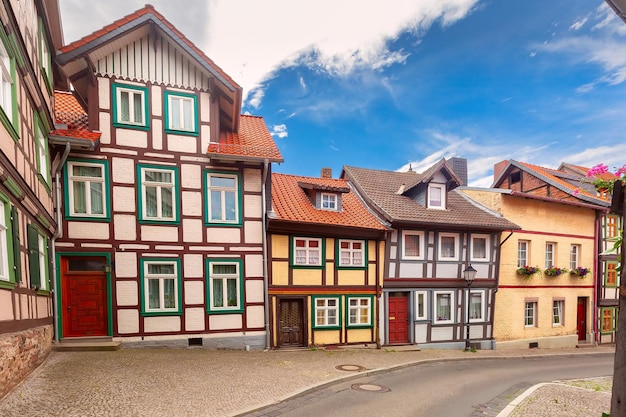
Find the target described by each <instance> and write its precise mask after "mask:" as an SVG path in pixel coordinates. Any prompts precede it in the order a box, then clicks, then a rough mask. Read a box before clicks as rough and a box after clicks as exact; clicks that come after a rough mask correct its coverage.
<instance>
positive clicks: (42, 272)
mask: <svg viewBox="0 0 626 417" xmlns="http://www.w3.org/2000/svg"><path fill="white" fill-rule="evenodd" d="M37 247H38V250H39V252H38V258H39V290H41V291H47V290H48V251H47V248H46V237H45V236H43V235H42V234H37Z"/></svg>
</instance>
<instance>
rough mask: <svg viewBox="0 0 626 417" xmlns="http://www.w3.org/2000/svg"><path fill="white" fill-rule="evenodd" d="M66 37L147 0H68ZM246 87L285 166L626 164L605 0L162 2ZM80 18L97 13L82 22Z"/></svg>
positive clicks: (485, 168)
mask: <svg viewBox="0 0 626 417" xmlns="http://www.w3.org/2000/svg"><path fill="white" fill-rule="evenodd" d="M59 2H60V8H61V17H62V25H63V29H64V36H65V43H70V42H72V41H74V40H76V39H79V38H80V37H82V36H85V35H88V34H90V33H92V32H94V31H96V30H98V29H100V28H101V27H103V26H105V25H107V24H109V23H111V22H113V21H114V20H117V19H119V18H121V17H123V16H125V15H127V14H130V13H132V12H134V11H135V10H138V9H140V8H142V7H144V5H145V3H146V0H108V1H85V0H59ZM150 4H152V5H153V6H154V7H155V9H156V10H157V11H158V12H159V13H161V14H162V15H163V16H164V17H165V18H166V19H167V20H169V21H170V22H171V23H172V24H173V25H174V26H176V27H177V28H178V29H179V30H180V31H181V32H182V33H184V34H185V36H186V37H187V38H189V39H190V40H191V41H192V42H193V43H194V44H196V46H198V47H199V48H200V49H202V50H203V51H204V52H205V53H206V55H207V56H209V57H210V58H211V59H212V60H213V61H214V62H215V63H216V64H217V65H218V66H220V67H221V68H222V69H223V70H224V71H225V72H226V73H227V74H229V75H230V76H231V77H232V78H233V79H234V80H235V81H236V82H237V83H238V84H239V85H240V86H241V87H242V88H243V93H244V101H243V108H242V113H244V114H253V115H258V116H263V117H264V119H265V122H266V124H267V126H268V128H269V130H270V132H271V133H272V135H273V137H274V140H275V142H276V144H277V145H278V148H279V149H280V151H281V153H282V155H283V158H284V159H285V162H283V163H281V164H277V165H274V168H273V170H274V172H280V173H287V174H295V175H303V176H319V175H320V171H321V169H322V168H323V167H329V168H332V170H333V177H338V176H339V175H340V173H341V170H342V167H343V166H344V165H349V166H357V167H362V168H371V169H382V170H390V171H396V170H402V171H405V170H407V169H412V170H414V171H417V172H422V171H424V170H425V169H427V168H428V167H430V166H431V165H433V164H434V163H436V162H438V161H439V160H441V158H446V159H448V158H451V157H460V158H466V159H467V161H468V179H469V185H470V186H477V187H489V186H490V185H491V184H492V182H493V166H494V164H495V163H497V162H500V161H502V160H508V159H514V160H517V161H522V162H528V163H532V164H537V165H540V166H544V167H549V168H557V167H558V166H559V165H560V164H561V163H562V162H567V163H571V164H578V165H583V166H587V167H591V166H594V165H596V164H598V163H603V164H605V165H608V166H609V168H611V169H613V168H617V167H621V166H622V165H623V164H624V163H626V117H625V113H626V24H625V23H624V22H623V21H621V20H620V19H619V18H618V17H617V16H616V15H615V12H614V11H613V10H612V9H610V8H609V7H608V6H607V5H606V3H605V2H604V1H603V0H550V1H546V0H524V1H509V0H394V1H391V2H389V1H385V2H383V1H380V0H339V1H338V0H317V1H307V0H300V1H293V0H263V1H258V0H184V1H172V0H151V3H150ZM85 16H89V19H86V18H85Z"/></svg>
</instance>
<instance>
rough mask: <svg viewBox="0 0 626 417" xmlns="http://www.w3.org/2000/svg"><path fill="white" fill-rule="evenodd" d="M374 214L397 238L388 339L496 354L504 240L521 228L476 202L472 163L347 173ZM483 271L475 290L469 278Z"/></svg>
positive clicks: (391, 239) (390, 244)
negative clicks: (470, 188) (465, 188)
mask: <svg viewBox="0 0 626 417" xmlns="http://www.w3.org/2000/svg"><path fill="white" fill-rule="evenodd" d="M341 177H342V178H344V179H347V180H348V181H349V182H350V183H351V184H353V185H354V187H355V189H356V191H357V192H358V193H359V195H362V196H363V198H364V200H365V201H366V203H367V204H368V205H369V207H370V208H371V209H372V210H373V211H374V212H375V213H377V215H379V216H380V217H381V218H383V219H384V220H385V221H386V222H388V223H390V225H391V228H392V231H391V233H389V235H388V237H387V239H386V242H385V272H384V281H383V294H382V297H381V303H380V306H379V308H380V309H381V317H382V319H381V322H380V338H381V340H382V341H383V344H387V345H393V344H416V345H417V346H419V347H422V348H455V347H462V346H463V345H464V344H466V342H467V340H468V339H467V327H466V326H469V333H470V340H471V346H472V347H478V348H483V349H490V348H492V346H493V343H492V341H493V340H492V338H493V305H494V300H495V294H496V289H497V283H498V277H499V273H500V271H499V258H500V244H501V234H502V232H503V231H504V230H513V229H516V228H518V226H516V225H515V224H514V223H512V222H510V221H508V220H507V219H505V218H503V217H502V216H501V215H499V214H497V213H496V212H493V211H490V210H488V209H486V208H485V207H482V206H480V205H479V204H477V203H475V202H473V201H471V200H470V199H469V198H468V197H466V196H465V195H463V194H461V193H459V192H457V190H456V188H457V187H459V186H460V185H463V184H465V182H466V178H467V162H466V161H465V160H464V159H461V158H455V159H452V160H450V161H446V160H441V161H439V162H438V163H436V164H435V165H433V166H432V167H431V168H429V169H428V170H426V171H425V172H423V173H417V172H414V171H409V172H390V171H379V170H372V169H364V168H356V167H344V171H343V173H342V176H341ZM469 266H471V267H472V269H474V270H475V271H476V276H475V280H474V282H473V283H472V285H471V286H469V287H468V286H467V284H466V280H465V279H464V271H466V270H470V269H469Z"/></svg>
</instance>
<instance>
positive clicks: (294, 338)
mask: <svg viewBox="0 0 626 417" xmlns="http://www.w3.org/2000/svg"><path fill="white" fill-rule="evenodd" d="M302 305H303V302H302V300H293V299H283V300H280V303H279V306H280V307H279V309H280V312H279V314H280V315H279V317H280V319H279V320H280V322H279V323H278V331H279V334H278V346H279V347H289V346H303V345H304V325H303V322H304V319H303V317H302V313H303V308H302Z"/></svg>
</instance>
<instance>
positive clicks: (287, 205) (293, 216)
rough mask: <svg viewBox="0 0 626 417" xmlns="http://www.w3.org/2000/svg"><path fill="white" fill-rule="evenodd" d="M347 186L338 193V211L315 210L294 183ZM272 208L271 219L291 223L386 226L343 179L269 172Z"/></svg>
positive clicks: (340, 187) (333, 186)
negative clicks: (343, 190) (339, 201)
mask: <svg viewBox="0 0 626 417" xmlns="http://www.w3.org/2000/svg"><path fill="white" fill-rule="evenodd" d="M302 183H306V184H313V185H318V186H320V187H331V188H334V189H348V190H349V191H348V192H346V193H342V194H341V211H330V210H318V209H316V208H315V206H314V205H313V203H312V202H311V200H310V199H309V197H308V196H307V194H306V192H305V191H304V189H303V188H302V187H301V186H300V185H298V184H302ZM272 209H273V211H274V215H275V217H273V218H275V219H277V220H282V221H289V222H294V223H307V224H317V225H328V226H343V227H354V228H359V229H370V230H378V231H383V230H386V229H387V228H386V227H385V226H384V225H383V224H382V223H381V222H380V221H379V220H378V219H377V218H376V217H375V216H374V215H373V214H372V213H370V211H369V210H368V209H367V208H366V207H365V205H364V204H363V203H362V202H361V200H359V198H358V197H357V196H356V195H355V193H354V192H353V191H351V190H350V186H349V184H348V182H347V181H346V180H342V179H331V178H314V177H301V176H297V175H287V174H276V173H274V174H272Z"/></svg>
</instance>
